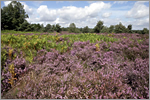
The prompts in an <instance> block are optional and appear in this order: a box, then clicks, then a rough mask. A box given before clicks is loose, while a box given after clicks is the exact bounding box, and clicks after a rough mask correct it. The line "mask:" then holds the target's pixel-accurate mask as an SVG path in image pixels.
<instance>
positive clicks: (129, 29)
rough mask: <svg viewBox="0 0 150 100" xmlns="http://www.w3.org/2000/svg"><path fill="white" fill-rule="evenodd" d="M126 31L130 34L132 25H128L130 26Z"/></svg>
mask: <svg viewBox="0 0 150 100" xmlns="http://www.w3.org/2000/svg"><path fill="white" fill-rule="evenodd" d="M127 30H128V33H132V25H131V24H130V25H128V28H127Z"/></svg>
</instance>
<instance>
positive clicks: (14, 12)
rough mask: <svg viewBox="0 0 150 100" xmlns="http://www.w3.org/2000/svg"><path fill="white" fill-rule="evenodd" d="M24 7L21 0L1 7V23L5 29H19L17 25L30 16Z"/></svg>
mask: <svg viewBox="0 0 150 100" xmlns="http://www.w3.org/2000/svg"><path fill="white" fill-rule="evenodd" d="M23 7H24V6H23V5H22V4H21V3H20V2H19V1H18V2H17V1H12V2H11V3H10V4H8V6H5V7H3V8H1V12H2V14H1V18H2V19H1V25H2V29H3V30H4V29H8V30H12V29H13V30H17V27H19V26H20V24H22V23H23V22H24V21H25V20H26V18H28V15H27V14H26V12H25V10H24V8H23Z"/></svg>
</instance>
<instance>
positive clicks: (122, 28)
mask: <svg viewBox="0 0 150 100" xmlns="http://www.w3.org/2000/svg"><path fill="white" fill-rule="evenodd" d="M126 32H127V29H126V27H125V26H124V25H122V23H121V22H120V23H119V24H117V25H115V33H126Z"/></svg>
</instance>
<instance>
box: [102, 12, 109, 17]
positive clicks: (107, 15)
mask: <svg viewBox="0 0 150 100" xmlns="http://www.w3.org/2000/svg"><path fill="white" fill-rule="evenodd" d="M110 15H111V13H103V14H102V17H104V18H108V17H109V16H110Z"/></svg>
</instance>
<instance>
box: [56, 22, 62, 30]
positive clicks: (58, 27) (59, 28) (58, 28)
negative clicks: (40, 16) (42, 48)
mask: <svg viewBox="0 0 150 100" xmlns="http://www.w3.org/2000/svg"><path fill="white" fill-rule="evenodd" d="M56 31H57V32H60V31H61V26H60V25H59V24H56Z"/></svg>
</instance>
